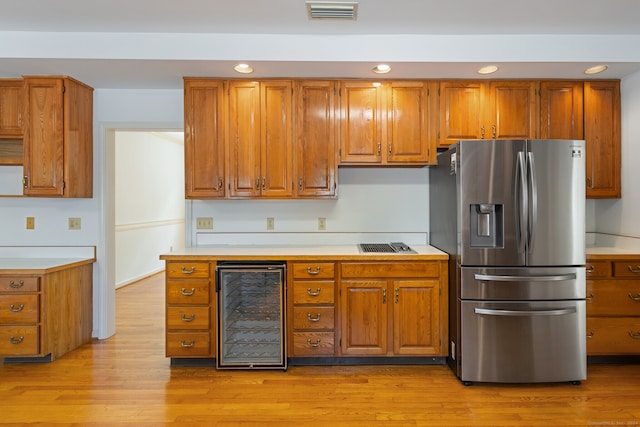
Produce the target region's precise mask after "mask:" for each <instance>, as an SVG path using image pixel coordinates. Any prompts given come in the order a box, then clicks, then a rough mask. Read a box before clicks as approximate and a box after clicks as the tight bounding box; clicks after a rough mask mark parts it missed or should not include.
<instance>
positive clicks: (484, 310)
mask: <svg viewBox="0 0 640 427" xmlns="http://www.w3.org/2000/svg"><path fill="white" fill-rule="evenodd" d="M473 311H474V313H476V314H487V315H492V316H560V315H563V314H574V313H575V312H576V308H575V307H567V308H558V309H555V310H495V309H490V308H479V307H476V308H474V309H473Z"/></svg>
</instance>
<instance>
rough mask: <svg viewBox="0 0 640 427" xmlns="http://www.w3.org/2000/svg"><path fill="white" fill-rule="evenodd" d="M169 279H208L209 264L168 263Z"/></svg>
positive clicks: (202, 262) (203, 262) (201, 262)
mask: <svg viewBox="0 0 640 427" xmlns="http://www.w3.org/2000/svg"><path fill="white" fill-rule="evenodd" d="M167 277H168V278H169V279H190V278H194V279H195V278H199V279H202V278H205V277H206V278H208V277H209V263H208V262H206V261H198V262H189V261H185V262H180V261H171V262H167Z"/></svg>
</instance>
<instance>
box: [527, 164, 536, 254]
mask: <svg viewBox="0 0 640 427" xmlns="http://www.w3.org/2000/svg"><path fill="white" fill-rule="evenodd" d="M527 163H528V165H527V166H528V167H527V171H528V175H529V176H528V178H529V185H530V186H531V214H530V215H529V218H530V221H529V229H528V233H527V234H528V236H527V238H528V240H529V245H528V246H529V253H533V248H534V246H535V241H536V227H537V226H538V184H537V182H536V163H535V160H534V157H533V153H531V152H529V153H527Z"/></svg>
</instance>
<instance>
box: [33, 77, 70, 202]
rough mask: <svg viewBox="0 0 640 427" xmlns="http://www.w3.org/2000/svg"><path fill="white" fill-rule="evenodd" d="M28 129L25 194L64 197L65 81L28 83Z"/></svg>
mask: <svg viewBox="0 0 640 427" xmlns="http://www.w3.org/2000/svg"><path fill="white" fill-rule="evenodd" d="M25 87H26V96H27V105H28V110H27V114H28V117H27V121H26V123H27V126H26V127H25V135H24V175H25V188H24V194H25V195H29V196H62V195H63V194H64V119H63V111H64V110H63V108H64V98H63V92H64V83H63V80H62V79H38V78H29V79H28V80H26V84H25Z"/></svg>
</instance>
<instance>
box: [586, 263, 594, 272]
mask: <svg viewBox="0 0 640 427" xmlns="http://www.w3.org/2000/svg"><path fill="white" fill-rule="evenodd" d="M594 271H596V269H595V267H594V266H593V264H589V265H588V266H587V273H593V272H594Z"/></svg>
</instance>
